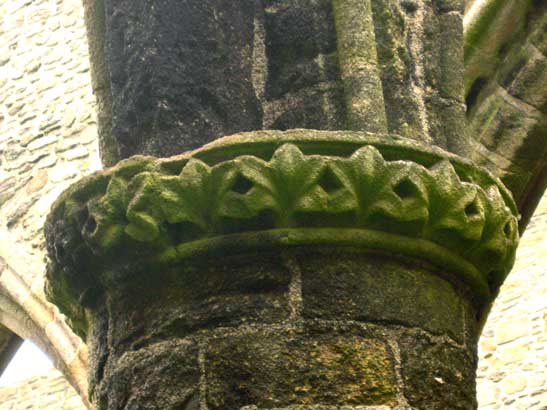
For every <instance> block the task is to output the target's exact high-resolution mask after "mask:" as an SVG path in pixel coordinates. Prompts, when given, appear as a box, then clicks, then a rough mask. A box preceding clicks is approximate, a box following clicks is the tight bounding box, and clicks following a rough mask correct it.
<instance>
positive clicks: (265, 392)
mask: <svg viewBox="0 0 547 410" xmlns="http://www.w3.org/2000/svg"><path fill="white" fill-rule="evenodd" d="M205 363H206V364H205V367H206V378H207V383H208V386H207V392H208V393H207V403H208V408H209V409H210V410H219V409H223V410H239V409H240V408H241V407H243V406H251V405H254V406H256V407H257V408H259V409H268V408H285V407H287V406H291V408H292V406H293V405H294V406H296V405H305V406H312V405H317V404H323V405H336V406H342V405H348V406H353V405H394V404H395V402H396V390H397V389H396V378H395V372H394V364H393V359H392V357H391V354H390V352H389V349H388V347H387V345H386V344H385V342H383V341H381V340H375V339H367V338H363V337H361V336H356V335H332V334H326V335H325V334H315V335H307V334H299V333H294V332H291V331H287V332H271V333H267V332H264V333H252V334H245V335H240V336H226V337H224V338H218V339H213V340H211V342H210V344H209V346H208V349H207V353H206V357H205Z"/></svg>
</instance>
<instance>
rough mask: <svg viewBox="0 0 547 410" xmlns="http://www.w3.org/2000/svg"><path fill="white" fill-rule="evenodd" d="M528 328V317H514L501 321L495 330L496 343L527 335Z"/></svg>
mask: <svg viewBox="0 0 547 410" xmlns="http://www.w3.org/2000/svg"><path fill="white" fill-rule="evenodd" d="M529 328H530V320H529V319H528V318H515V319H512V320H507V321H503V322H502V323H500V324H499V326H498V327H497V328H496V330H495V333H496V336H495V338H496V343H497V344H504V343H508V342H512V341H513V340H517V339H519V338H521V337H524V336H527V335H528V332H529Z"/></svg>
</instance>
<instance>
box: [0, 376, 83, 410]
mask: <svg viewBox="0 0 547 410" xmlns="http://www.w3.org/2000/svg"><path fill="white" fill-rule="evenodd" d="M0 409H1V410H23V409H24V410H85V409H86V407H85V406H84V404H83V403H82V399H81V398H80V396H78V394H77V393H76V391H75V390H74V389H73V388H72V386H70V384H68V382H67V381H66V379H65V378H64V376H63V375H62V374H61V373H59V372H58V371H56V370H53V371H51V372H50V373H47V374H44V375H41V376H37V377H34V378H32V379H28V380H23V381H21V382H19V383H17V384H14V385H13V386H7V387H0Z"/></svg>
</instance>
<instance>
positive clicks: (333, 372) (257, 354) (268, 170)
mask: <svg viewBox="0 0 547 410" xmlns="http://www.w3.org/2000/svg"><path fill="white" fill-rule="evenodd" d="M449 204H452V205H451V206H449ZM46 237H47V242H48V251H49V256H50V265H49V270H48V287H47V295H48V297H49V298H50V299H51V300H52V301H54V302H55V303H56V304H57V305H58V306H59V307H60V308H61V309H62V311H63V312H64V313H65V314H66V315H67V316H68V319H69V321H70V323H71V324H72V326H73V329H74V330H75V331H76V332H78V333H79V334H80V335H81V336H82V337H84V338H85V339H86V340H87V342H88V344H89V347H90V349H91V357H92V359H91V362H90V370H91V378H90V393H91V398H92V401H93V402H94V403H95V405H96V406H97V407H98V409H99V410H107V409H108V410H112V409H122V408H134V409H137V408H150V409H152V408H157V407H158V406H160V405H161V407H162V408H166V409H173V410H175V409H180V408H181V407H182V408H185V409H194V408H197V407H196V406H197V405H198V404H201V405H206V406H207V408H210V409H234V410H235V409H240V408H243V407H244V406H256V407H258V408H259V409H260V408H282V407H284V406H315V405H319V404H321V405H331V406H348V408H354V407H353V406H368V405H370V406H387V407H390V408H408V406H409V405H410V404H411V405H412V406H413V407H414V408H417V409H426V408H428V409H429V408H435V409H443V408H446V407H447V406H448V405H450V406H452V407H453V408H459V409H469V410H471V409H474V408H475V407H476V401H475V394H474V374H475V367H476V354H475V348H476V341H477V339H478V332H479V330H480V327H481V324H482V321H483V320H484V313H485V312H486V311H487V310H488V307H489V305H490V303H491V301H492V300H493V298H494V297H495V295H496V293H497V289H498V287H499V285H500V284H501V282H502V281H503V279H504V277H505V275H506V274H507V272H508V271H509V269H510V268H511V265H512V263H513V258H514V253H515V249H516V244H517V241H518V229H517V219H516V208H515V205H514V203H513V202H512V199H511V196H510V194H509V193H508V191H506V189H505V188H504V187H503V185H502V184H501V183H500V182H499V181H498V180H496V179H495V178H493V177H492V176H491V175H490V174H489V173H488V172H486V171H484V170H481V169H479V168H476V167H474V166H473V165H472V163H470V162H468V161H466V160H463V159H461V158H459V157H457V156H455V155H452V154H448V153H446V152H445V151H443V150H441V149H438V148H437V149H436V148H425V147H423V146H421V145H420V144H418V143H416V142H415V141H412V140H407V139H403V138H400V137H394V136H388V135H382V134H379V135H378V134H367V133H356V132H353V133H352V132H348V131H338V132H334V131H314V130H290V131H286V132H279V131H262V132H254V133H243V134H237V135H234V136H231V137H225V138H223V139H220V140H218V141H215V142H213V143H211V144H209V145H206V146H204V147H203V148H200V149H198V150H196V151H193V152H188V153H185V154H182V155H179V156H175V157H171V158H165V159H155V158H152V157H143V156H140V157H133V158H131V159H128V160H125V161H121V162H120V163H119V164H118V165H117V166H115V167H113V168H111V169H109V170H106V171H103V172H99V173H96V174H94V175H91V176H90V177H88V178H85V179H83V180H82V181H80V182H78V183H77V184H75V185H73V186H72V187H71V188H70V189H69V190H67V191H66V192H65V193H63V194H62V195H61V196H60V198H59V199H58V200H57V202H56V203H55V205H54V207H53V210H52V213H51V214H50V215H49V217H48V221H47V224H46ZM418 290H419V291H418ZM417 292H418V296H417ZM333 297H334V298H335V299H334V300H335V301H336V303H332V302H333ZM397 303H398V304H399V305H397ZM386 306H388V307H387V308H386ZM390 307H393V308H390ZM417 346H419V347H420V349H422V350H423V354H416V352H415V350H416V348H417ZM129 369H134V371H130V370H129ZM135 369H139V370H135ZM166 375H168V376H167V377H168V378H169V379H170V380H178V381H179V382H177V383H171V384H166V383H165V377H166ZM140 380H146V383H145V384H144V385H141V384H139V381H140ZM439 380H441V381H439ZM439 385H441V386H439ZM435 392H437V393H435ZM398 406H399V407H398ZM401 406H402V407H401ZM405 406H407V407H405Z"/></svg>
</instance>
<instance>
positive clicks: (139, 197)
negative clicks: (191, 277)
mask: <svg viewBox="0 0 547 410" xmlns="http://www.w3.org/2000/svg"><path fill="white" fill-rule="evenodd" d="M46 234H47V236H48V244H49V252H50V255H51V256H52V262H51V265H50V270H49V278H50V285H49V286H50V289H49V291H50V292H49V293H50V294H51V295H54V296H53V299H54V300H55V301H56V302H58V303H59V304H60V305H61V306H63V307H64V308H65V309H68V310H72V308H73V307H75V306H76V305H77V304H76V303H75V304H72V303H70V302H69V303H67V301H68V300H70V299H72V297H69V299H67V300H63V297H60V296H59V295H62V294H64V293H65V292H66V290H67V289H71V290H72V291H75V292H76V293H72V292H69V293H72V295H74V294H75V295H78V298H79V299H80V301H84V302H85V300H86V298H89V296H90V295H93V294H94V293H95V292H97V291H98V289H99V288H100V287H101V286H108V283H110V282H111V281H115V280H116V278H119V277H121V276H123V272H124V271H125V270H128V266H133V267H134V266H135V264H137V265H139V266H156V268H155V269H157V266H173V265H177V264H184V263H191V260H192V258H196V257H206V256H207V255H217V256H218V255H222V253H223V252H236V251H238V250H239V251H243V250H245V249H261V248H271V247H280V248H282V247H291V246H300V245H309V244H316V245H333V246H345V247H357V248H363V249H369V250H374V251H382V252H388V253H393V254H401V255H406V256H410V257H415V258H421V259H425V260H426V261H428V262H430V263H432V264H433V265H437V266H441V267H445V268H446V267H448V268H449V270H451V271H453V272H457V273H458V275H459V276H460V278H459V279H460V280H463V281H464V282H466V283H467V284H468V285H470V287H471V288H472V289H473V291H474V292H475V294H476V295H477V297H479V298H480V299H482V300H490V298H491V296H492V294H493V293H495V292H496V290H497V288H498V287H499V285H500V284H501V282H502V281H503V279H504V278H505V276H506V275H507V273H508V272H509V270H510V268H511V266H512V263H513V260H514V255H515V249H516V245H517V241H518V232H517V218H516V211H515V205H514V203H513V202H512V199H511V196H510V194H509V193H508V192H507V191H506V190H505V188H504V187H503V185H502V184H501V183H499V181H498V180H496V179H495V178H493V177H491V176H490V174H488V173H487V172H486V171H483V170H481V169H478V168H476V167H474V166H473V165H471V163H469V162H466V161H464V160H461V159H459V158H458V157H456V156H454V155H451V154H447V153H445V152H443V151H442V150H440V149H434V148H432V149H429V148H428V149H426V148H423V147H420V146H419V145H418V144H416V143H415V142H412V141H409V140H405V139H402V138H397V137H386V136H381V137H378V136H375V135H373V134H364V133H351V132H328V131H326V132H325V131H310V130H294V131H289V132H277V131H275V132H255V133H248V134H239V135H236V136H232V137H227V138H224V139H222V140H219V141H217V142H214V143H212V144H209V145H207V146H205V147H204V148H202V149H199V150H196V151H193V152H190V153H188V154H183V155H180V156H176V157H171V158H168V159H156V158H153V157H134V158H131V159H129V160H126V161H122V162H120V163H119V164H118V165H117V166H116V167H114V168H111V169H109V170H106V171H103V172H98V173H96V174H94V175H92V176H90V177H88V178H86V179H84V180H82V181H80V182H78V183H76V184H75V185H74V186H72V187H71V188H70V189H69V190H68V191H67V192H65V193H64V194H63V195H62V196H61V197H60V199H59V200H58V201H57V203H56V204H55V206H54V208H53V212H52V214H51V215H50V217H49V219H48V222H47V225H46ZM105 258H107V259H108V266H104V265H105V260H107V259H105ZM65 285H68V287H66V286H65ZM60 289H63V290H64V291H63V292H59V290H60ZM56 290H57V291H56ZM84 305H85V303H84Z"/></svg>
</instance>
